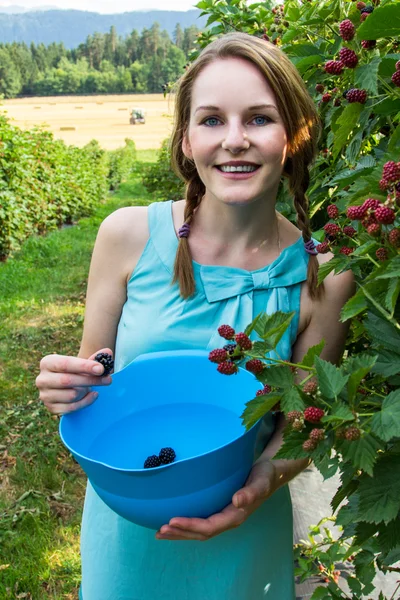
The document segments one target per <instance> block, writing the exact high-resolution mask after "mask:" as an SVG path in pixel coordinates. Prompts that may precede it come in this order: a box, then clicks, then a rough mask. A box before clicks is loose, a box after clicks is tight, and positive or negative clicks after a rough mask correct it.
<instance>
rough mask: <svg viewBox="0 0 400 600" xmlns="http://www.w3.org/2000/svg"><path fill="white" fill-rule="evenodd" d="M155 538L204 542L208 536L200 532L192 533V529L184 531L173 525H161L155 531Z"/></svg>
mask: <svg viewBox="0 0 400 600" xmlns="http://www.w3.org/2000/svg"><path fill="white" fill-rule="evenodd" d="M156 539H157V540H171V541H182V542H184V541H189V540H196V541H198V542H205V541H206V540H207V539H208V538H207V537H206V536H204V535H203V534H200V533H193V532H192V531H184V530H180V529H177V528H175V527H169V526H165V525H163V526H162V527H161V530H160V531H157V533H156Z"/></svg>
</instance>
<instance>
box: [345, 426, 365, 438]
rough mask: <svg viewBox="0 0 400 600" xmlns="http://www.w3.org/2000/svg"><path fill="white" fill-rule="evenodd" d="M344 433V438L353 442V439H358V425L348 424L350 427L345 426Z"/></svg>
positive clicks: (359, 432)
mask: <svg viewBox="0 0 400 600" xmlns="http://www.w3.org/2000/svg"><path fill="white" fill-rule="evenodd" d="M344 435H345V438H346V440H348V441H349V442H354V441H356V440H359V439H360V437H361V431H360V429H359V428H358V427H354V426H350V427H346V431H345V434H344Z"/></svg>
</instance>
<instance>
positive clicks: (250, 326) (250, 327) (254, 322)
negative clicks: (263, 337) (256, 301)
mask: <svg viewBox="0 0 400 600" xmlns="http://www.w3.org/2000/svg"><path fill="white" fill-rule="evenodd" d="M264 314H265V313H262V312H261V313H259V314H258V315H257V316H256V317H255V318H254V319H253V320H252V322H251V323H249V324H248V325H247V327H246V329H245V330H244V332H245V334H246V335H250V334H251V333H252V331H253V330H254V329H256V325H257V323H258V321H259V320H260V319H261V318H262V316H263V315H264Z"/></svg>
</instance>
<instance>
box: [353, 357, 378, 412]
mask: <svg viewBox="0 0 400 600" xmlns="http://www.w3.org/2000/svg"><path fill="white" fill-rule="evenodd" d="M376 358H377V357H376V356H371V355H369V354H359V355H358V356H355V357H354V358H352V359H351V360H349V361H347V364H346V369H348V368H349V367H350V368H351V373H350V377H349V382H348V384H347V399H348V401H349V402H350V403H351V402H352V401H353V400H354V398H355V397H356V394H357V390H358V387H359V385H360V383H361V380H362V379H364V377H365V376H366V375H367V374H368V373H369V372H370V371H371V369H372V367H373V366H374V364H375V363H376Z"/></svg>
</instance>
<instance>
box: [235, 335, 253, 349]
mask: <svg viewBox="0 0 400 600" xmlns="http://www.w3.org/2000/svg"><path fill="white" fill-rule="evenodd" d="M235 340H236V343H237V344H239V346H240V348H241V349H242V350H251V348H252V346H253V343H252V341H251V340H250V338H249V336H248V335H246V334H245V333H237V334H236V335H235Z"/></svg>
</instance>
